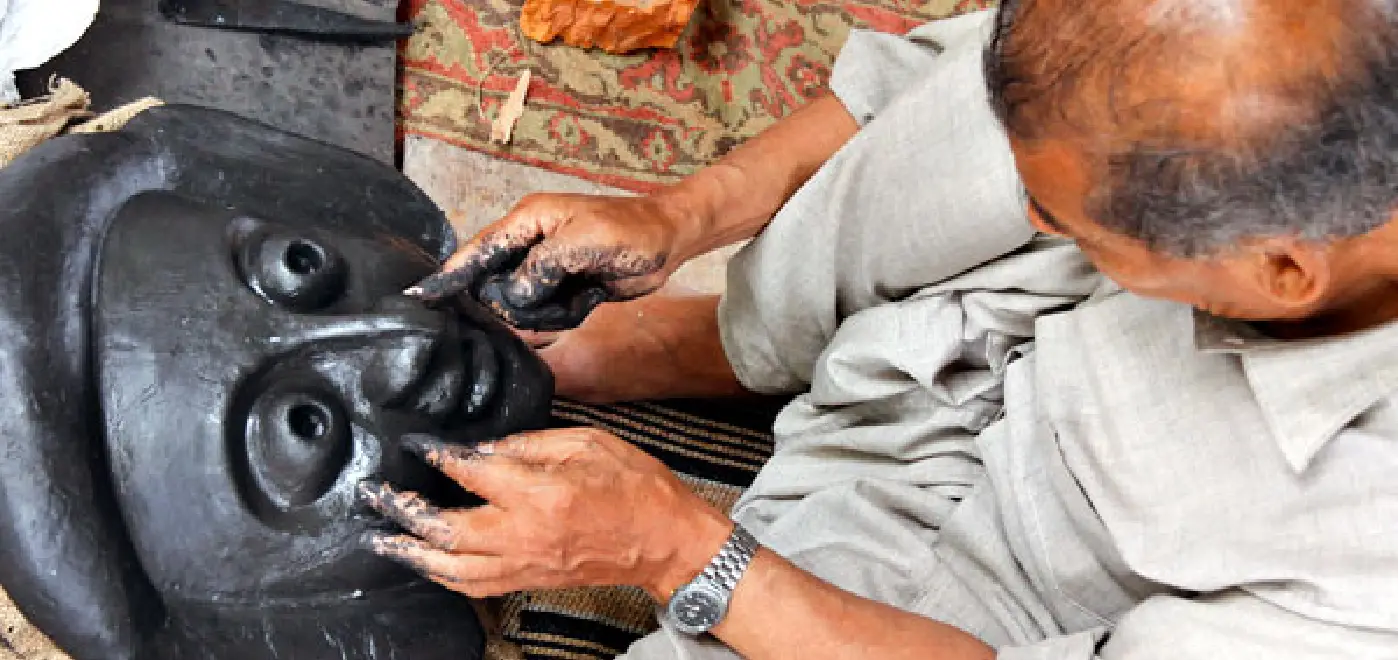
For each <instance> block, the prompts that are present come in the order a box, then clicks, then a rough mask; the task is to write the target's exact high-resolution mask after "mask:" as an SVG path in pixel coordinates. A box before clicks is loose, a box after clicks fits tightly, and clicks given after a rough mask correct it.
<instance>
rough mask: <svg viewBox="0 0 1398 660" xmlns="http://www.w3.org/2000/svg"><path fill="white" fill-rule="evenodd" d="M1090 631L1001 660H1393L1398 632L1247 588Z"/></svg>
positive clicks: (1139, 610) (1139, 613)
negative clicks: (1341, 619)
mask: <svg viewBox="0 0 1398 660" xmlns="http://www.w3.org/2000/svg"><path fill="white" fill-rule="evenodd" d="M1102 639H1103V637H1102V632H1101V631H1088V632H1083V633H1078V634H1074V635H1065V636H1062V637H1055V638H1050V639H1047V640H1044V641H1043V642H1040V643H1038V644H1032V645H1026V646H1017V647H1013V648H1001V649H1000V651H999V654H998V656H997V657H998V658H999V659H1000V660H1089V659H1091V660H1167V659H1168V660H1206V659H1207V660H1217V659H1218V658H1228V660H1329V659H1331V658H1348V659H1350V660H1355V659H1359V658H1374V659H1378V658H1391V657H1393V650H1394V649H1398V632H1393V631H1381V630H1372V629H1360V628H1355V627H1352V626H1345V625H1340V624H1335V623H1330V622H1327V621H1320V620H1318V619H1314V618H1311V617H1307V616H1302V615H1300V614H1297V613H1296V612H1293V611H1291V610H1288V609H1285V608H1283V607H1279V606H1277V605H1275V604H1273V603H1271V602H1269V601H1267V600H1264V599H1262V598H1259V597H1257V596H1255V595H1253V594H1251V593H1248V592H1247V591H1244V590H1242V589H1229V590H1225V591H1222V592H1219V593H1216V594H1210V595H1207V596H1202V597H1199V598H1183V597H1180V596H1171V595H1159V596H1154V597H1152V598H1150V599H1148V600H1146V601H1145V602H1143V603H1141V604H1140V605H1138V606H1136V607H1135V608H1134V609H1132V610H1131V611H1130V612H1127V613H1126V616H1124V617H1122V619H1121V621H1120V622H1119V623H1118V624H1117V625H1116V627H1115V628H1114V629H1113V630H1112V631H1111V634H1110V636H1108V637H1106V638H1105V640H1104V641H1099V640H1102Z"/></svg>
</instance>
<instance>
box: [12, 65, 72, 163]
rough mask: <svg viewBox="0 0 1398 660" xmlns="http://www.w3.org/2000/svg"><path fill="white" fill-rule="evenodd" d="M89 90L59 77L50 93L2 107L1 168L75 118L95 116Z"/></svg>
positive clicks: (57, 131)
mask: <svg viewBox="0 0 1398 660" xmlns="http://www.w3.org/2000/svg"><path fill="white" fill-rule="evenodd" d="M91 102H92V100H91V98H89V97H88V95H87V92H85V91H83V88H81V87H78V86H77V85H76V84H74V83H73V81H71V80H67V79H63V78H59V79H57V80H55V81H53V82H52V83H51V84H50V85H49V95H48V96H42V97H39V98H37V99H33V100H30V101H25V102H23V103H20V104H19V105H17V106H13V107H10V108H3V109H0V167H4V166H6V165H9V164H10V162H11V161H13V160H14V159H16V158H18V157H19V155H20V154H22V153H24V152H26V151H29V150H30V149H33V148H34V145H37V144H39V143H40V142H43V141H44V140H47V139H49V138H51V137H53V136H55V135H58V134H59V133H61V132H63V129H64V128H67V127H68V124H69V123H70V122H72V121H74V120H78V119H87V118H89V117H91V116H92V113H91V112H89V111H88V109H87V107H88V104H90V103H91Z"/></svg>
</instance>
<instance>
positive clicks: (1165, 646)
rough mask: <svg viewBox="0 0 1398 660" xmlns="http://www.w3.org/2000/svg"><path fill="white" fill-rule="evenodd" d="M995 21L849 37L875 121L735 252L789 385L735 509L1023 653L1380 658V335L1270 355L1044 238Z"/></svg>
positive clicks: (1392, 484) (1396, 544) (751, 310)
mask: <svg viewBox="0 0 1398 660" xmlns="http://www.w3.org/2000/svg"><path fill="white" fill-rule="evenodd" d="M987 18H988V13H981V14H977V15H972V16H968V17H965V18H961V19H956V20H952V21H946V22H941V23H937V24H933V25H930V26H927V27H925V28H922V29H920V30H919V31H918V32H916V33H914V34H913V35H911V38H910V39H897V38H893V37H888V36H884V35H870V34H862V35H857V36H856V37H855V38H854V39H853V40H852V41H851V44H850V46H848V47H847V49H846V51H845V53H844V54H843V55H842V56H841V60H840V63H839V64H838V65H837V69H836V74H835V88H836V91H837V93H838V94H839V95H840V97H841V99H842V100H844V101H845V103H846V105H847V107H849V108H850V109H851V111H852V112H854V113H855V114H856V116H857V117H859V118H860V119H861V120H862V121H865V122H867V124H866V126H865V128H864V130H863V131H861V133H860V134H859V136H857V137H856V138H855V140H853V141H852V142H851V143H850V145H849V146H847V147H846V149H845V150H843V151H842V152H841V153H840V154H839V155H837V156H836V158H835V159H834V160H832V161H831V163H830V164H828V165H827V167H826V168H825V169H824V170H822V172H821V173H819V174H818V175H817V176H816V177H815V178H814V179H813V180H812V181H811V183H810V184H808V185H807V187H806V188H804V189H803V190H802V191H800V192H799V193H798V194H797V196H796V197H795V198H793V200H792V202H791V203H790V204H788V206H787V208H786V209H785V210H784V211H783V213H782V214H781V215H780V216H778V218H777V219H776V220H775V221H774V223H773V225H772V226H771V227H770V228H769V229H768V230H767V232H766V233H765V234H764V235H763V236H762V237H760V238H759V239H758V240H757V241H755V242H754V243H753V244H752V245H751V246H749V247H748V248H747V249H746V250H745V251H744V252H743V253H742V254H741V255H740V256H739V257H738V258H737V259H736V260H735V262H734V264H733V266H732V268H731V270H730V281H729V293H728V294H727V295H726V297H725V300H724V303H723V307H722V310H721V320H722V325H723V331H724V341H725V347H726V349H727V351H728V355H729V358H730V361H731V362H732V363H733V365H734V367H735V369H736V370H737V373H738V374H739V377H740V378H741V379H742V380H743V382H744V383H746V384H747V385H749V386H750V387H753V388H754V389H758V390H763V391H785V392H799V393H800V395H799V396H798V397H797V398H796V400H795V401H794V402H793V403H792V404H791V406H789V407H788V408H787V410H785V411H784V412H783V414H782V416H781V417H780V418H779V419H778V421H777V425H776V434H777V437H778V449H777V453H776V456H775V457H774V458H773V459H772V461H771V462H770V464H769V465H768V466H767V467H766V469H764V470H763V472H762V473H761V474H760V475H759V477H758V479H757V482H756V483H755V484H754V485H753V487H752V489H751V490H750V491H749V492H748V493H747V495H746V496H745V497H744V498H743V500H742V501H741V502H740V503H739V505H738V507H737V509H736V511H735V517H736V518H737V519H738V520H740V521H741V522H743V523H744V524H745V525H747V526H749V527H750V528H752V529H753V530H754V531H755V532H756V533H757V535H758V537H759V538H760V539H761V540H763V541H764V542H765V543H767V544H768V545H769V546H771V547H772V548H774V549H775V550H776V551H778V552H780V553H782V554H783V555H785V556H787V557H789V558H790V559H792V560H793V561H794V562H795V563H797V564H798V565H800V566H803V567H804V568H806V569H807V570H810V571H812V572H813V573H815V574H816V575H819V576H821V577H822V578H824V579H826V580H829V581H831V582H832V583H834V584H836V585H839V586H841V587H843V588H845V589H848V590H850V591H853V592H855V593H859V594H861V595H865V596H868V597H870V598H874V599H876V600H880V601H882V602H886V603H890V604H892V605H895V606H897V607H900V608H903V609H906V610H910V611H913V612H917V613H920V614H923V615H925V616H928V617H931V618H935V619H938V620H941V621H944V622H947V623H950V624H952V625H956V626H958V627H960V628H962V629H965V630H967V631H969V632H971V633H973V634H975V635H977V636H978V637H980V638H981V639H983V640H985V641H986V642H987V643H989V644H991V645H992V646H994V647H995V648H997V649H998V650H999V652H1000V654H1001V656H1002V657H1004V658H1007V659H1011V660H1014V659H1020V658H1045V659H1048V658H1053V659H1062V660H1069V659H1073V660H1078V659H1085V658H1089V657H1100V658H1107V659H1127V658H1130V659H1139V658H1170V659H1172V660H1179V659H1188V658H1210V659H1218V658H1228V659H1232V658H1266V659H1268V660H1272V659H1277V658H1297V659H1300V658H1317V659H1318V658H1348V659H1353V658H1398V324H1390V325H1388V326H1384V327H1380V328H1376V329H1374V330H1371V331H1368V332H1364V333H1359V334H1355V335H1352V336H1346V337H1336V338H1331V339H1326V340H1317V341H1310V342H1280V341H1272V340H1268V339H1266V338H1263V337H1260V336H1257V335H1256V333H1252V332H1250V331H1248V330H1247V328H1246V327H1245V326H1239V325H1235V324H1231V323H1228V322H1224V321H1219V320H1216V319H1211V318H1208V317H1203V316H1199V315H1197V314H1196V313H1194V312H1193V311H1192V310H1190V309H1189V308H1187V307H1183V306H1180V305H1177V304H1174V303H1168V302H1159V301H1151V300H1146V299H1142V298H1139V297H1137V296H1134V295H1132V294H1129V293H1125V292H1122V291H1120V290H1119V289H1117V288H1116V287H1115V286H1114V285H1112V284H1111V283H1110V282H1107V281H1105V280H1104V279H1103V278H1102V277H1101V276H1100V275H1099V274H1097V273H1096V272H1095V271H1094V270H1093V269H1092V268H1091V266H1090V264H1088V263H1087V262H1086V261H1085V259H1084V258H1083V256H1082V254H1081V253H1080V252H1079V251H1078V250H1077V249H1076V248H1075V247H1074V246H1073V245H1071V244H1069V243H1066V242H1064V241H1061V240H1054V239H1049V238H1046V237H1036V236H1034V234H1033V232H1032V230H1031V229H1030V227H1029V225H1028V223H1027V222H1026V221H1025V217H1024V209H1023V205H1022V201H1021V197H1020V195H1019V191H1018V190H1017V185H1018V184H1017V179H1016V177H1015V174H1014V169H1013V163H1012V161H1011V160H1010V157H1009V152H1008V148H1007V146H1006V144H1005V142H1004V138H1003V135H1001V134H1000V133H999V132H998V127H997V125H996V124H995V123H994V119H993V117H992V116H991V115H990V113H989V109H988V108H987V107H986V105H985V102H984V98H985V91H984V81H983V78H982V76H981V73H980V49H981V46H982V44H983V43H984V39H985V36H986V35H987V34H988V21H987ZM934 44H935V45H934ZM891 90H899V91H898V93H894V92H893V91H891ZM773 606H778V607H779V606H780V604H773ZM626 657H630V658H645V659H649V658H693V659H699V658H725V657H732V654H731V652H729V651H727V650H726V649H724V648H723V647H722V646H721V645H720V644H718V643H717V642H714V641H713V640H702V639H701V640H693V639H689V638H686V637H684V636H682V635H679V634H677V633H674V632H672V631H669V630H662V631H661V632H659V633H657V634H656V635H654V636H652V637H650V638H647V639H645V640H642V641H641V642H640V643H638V644H637V645H636V646H635V647H634V648H633V649H632V651H631V652H630V653H629V654H628V655H627V656H626ZM929 657H931V656H929Z"/></svg>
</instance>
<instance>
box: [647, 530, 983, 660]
mask: <svg viewBox="0 0 1398 660" xmlns="http://www.w3.org/2000/svg"><path fill="white" fill-rule="evenodd" d="M719 533H721V532H712V533H710V534H707V536H711V537H714V536H715V535H716V534H719ZM701 545H704V549H705V550H707V549H708V546H709V545H713V543H708V544H701ZM701 554H702V553H701ZM676 587H678V584H666V585H662V586H658V587H654V588H652V593H653V595H655V596H656V597H658V598H666V597H668V595H669V593H670V591H671V590H673V589H674V588H676ZM657 592H658V593H657ZM713 633H714V635H715V636H717V637H718V638H719V639H720V640H722V641H723V643H725V644H727V645H728V646H729V647H731V648H732V649H733V650H735V651H737V652H738V653H739V654H741V655H742V656H743V657H744V658H748V660H777V659H784V658H802V659H803V660H835V659H840V660H844V659H846V658H860V659H862V658H881V659H883V660H900V659H903V658H906V659H907V660H990V659H992V658H994V657H995V651H994V650H993V649H991V648H990V647H989V646H986V645H985V643H983V642H981V641H980V640H978V639H976V638H975V637H973V636H971V635H970V634H968V633H966V632H964V631H962V630H959V629H957V628H955V627H952V626H949V625H946V624H944V623H940V622H937V621H933V620H932V619H928V618H925V617H921V616H917V615H915V614H910V613H908V612H905V611H903V610H900V609H897V608H894V607H890V606H888V605H884V604H882V603H877V602H874V601H872V600H868V599H866V598H861V597H859V596H856V595H854V594H851V593H849V592H847V591H844V590H841V589H839V588H838V587H835V586H833V585H831V584H829V583H827V582H825V581H823V580H821V579H819V578H817V577H815V576H813V575H811V574H810V573H807V572H805V571H803V570H801V569H800V568H797V567H796V566H795V565H794V564H792V563H791V562H788V561H787V560H786V559H783V558H782V557H780V556H779V555H777V554H776V553H774V552H772V551H771V550H767V549H763V550H761V551H759V552H758V554H757V557H756V558H754V559H753V562H752V565H751V566H749V567H748V571H747V573H746V574H745V575H744V576H743V579H742V580H741V581H740V582H739V583H738V588H737V590H736V591H734V592H733V600H732V602H731V604H730V606H729V610H728V614H727V616H726V617H725V618H724V620H723V623H722V624H720V625H719V626H718V627H717V628H715V629H714V630H713Z"/></svg>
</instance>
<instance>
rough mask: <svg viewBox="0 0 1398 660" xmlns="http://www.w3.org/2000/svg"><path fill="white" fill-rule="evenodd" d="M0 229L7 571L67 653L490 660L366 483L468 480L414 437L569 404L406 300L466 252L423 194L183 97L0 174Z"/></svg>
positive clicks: (487, 340) (514, 356) (460, 320)
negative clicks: (357, 543)
mask: <svg viewBox="0 0 1398 660" xmlns="http://www.w3.org/2000/svg"><path fill="white" fill-rule="evenodd" d="M0 236H3V237H4V239H3V241H0V281H3V282H4V283H5V284H4V286H3V287H0V583H2V584H3V585H4V587H5V589H6V590H7V591H8V592H9V594H10V595H11V597H12V598H13V599H14V601H15V602H16V604H18V605H19V607H20V609H21V610H22V611H23V612H24V613H25V615H26V616H27V617H28V618H29V619H30V620H31V621H32V622H33V623H34V624H35V625H37V626H38V627H39V628H40V629H41V630H43V631H44V632H46V633H48V634H49V635H50V636H51V637H52V638H53V639H54V641H55V642H56V643H57V644H58V645H59V646H60V647H62V648H63V649H64V650H66V651H67V652H69V653H70V654H71V655H72V656H73V657H74V658H75V660H119V659H122V658H152V659H156V660H166V659H169V660H174V659H176V658H180V659H183V658H215V659H228V660H234V659H237V660H264V659H266V660H271V659H274V658H287V659H295V660H320V659H326V660H329V659H332V658H333V659H337V660H338V659H369V658H405V659H412V660H438V659H440V660H447V659H448V658H450V659H452V660H457V659H462V658H464V659H468V660H469V659H470V658H476V657H479V654H480V652H481V639H482V638H481V633H480V627H479V624H478V623H477V622H476V620H475V618H474V615H473V612H472V608H471V606H470V603H469V602H468V601H466V600H465V599H463V598H460V597H458V596H456V595H454V594H451V593H449V592H446V591H444V590H441V589H439V588H437V587H435V586H433V585H430V584H426V583H424V582H422V581H420V580H419V579H418V578H416V577H415V576H414V575H412V574H410V573H409V572H407V571H404V570H402V569H399V568H398V567H396V566H394V565H392V564H391V563H389V562H386V561H383V560H379V559H377V558H375V557H373V556H371V555H369V554H368V553H367V552H365V551H362V550H358V549H356V548H354V546H353V543H352V539H354V538H355V537H356V536H357V535H358V534H359V532H361V531H363V530H364V529H367V528H369V527H374V526H378V525H382V524H383V523H382V522H379V521H375V520H371V519H369V518H368V517H367V516H365V515H363V514H362V512H361V511H360V510H359V509H358V508H357V507H356V505H355V504H354V502H353V499H352V498H353V496H352V493H353V491H354V486H355V482H356V481H357V480H358V479H359V478H361V477H373V478H391V479H394V480H395V481H398V482H405V483H407V484H412V485H416V486H418V487H421V488H423V489H424V490H426V491H428V492H429V493H435V494H437V495H438V496H439V497H441V496H442V495H444V494H445V493H448V492H451V489H449V488H447V487H446V485H445V484H443V483H442V482H441V481H440V477H435V476H434V475H433V473H432V472H431V471H430V470H427V469H426V467H425V466H423V465H421V464H420V463H417V462H415V460H414V459H411V458H409V457H408V456H407V455H406V454H404V453H403V452H402V451H401V450H400V449H399V448H398V447H397V444H396V438H397V437H398V434H400V433H403V432H407V431H418V430H426V431H429V432H433V433H435V434H437V435H440V436H444V437H448V438H451V439H455V440H458V441H466V442H469V441H473V440H479V439H483V438H486V437H492V436H494V435H498V434H500V433H503V432H505V431H512V430H517V429H521V428H530V427H537V426H541V425H543V424H544V423H546V421H547V417H548V403H549V397H550V394H551V390H552V382H551V378H550V377H549V376H548V374H547V371H546V370H545V369H544V367H543V366H542V364H541V363H540V362H539V361H538V359H537V358H536V357H535V356H534V355H533V354H532V353H531V352H529V351H528V350H527V349H526V348H524V347H523V346H522V344H520V343H519V342H518V340H517V339H515V338H514V336H513V335H512V334H511V333H509V332H508V330H506V329H505V328H504V327H503V326H502V325H501V324H499V323H498V322H497V321H495V320H494V319H493V318H492V317H491V316H490V315H489V314H488V313H486V312H484V311H483V310H481V309H479V308H474V307H473V308H466V309H449V310H447V309H440V310H433V309H428V308H426V307H424V306H423V305H422V304H421V303H418V302H416V301H413V300H409V299H407V298H404V297H402V296H401V295H399V293H398V292H399V291H400V290H401V289H402V287H404V286H406V285H408V284H411V283H412V282H413V281H414V280H415V279H416V278H420V277H422V276H423V275H425V274H427V273H429V272H431V271H432V270H433V269H435V268H436V267H437V264H439V263H440V261H441V259H443V258H444V257H445V256H447V255H448V254H450V252H451V250H452V247H453V246H452V241H451V238H450V237H451V231H450V228H449V226H448V224H447V221H446V219H445V218H444V217H443V215H442V214H441V212H440V211H439V210H438V209H436V208H435V207H434V206H433V205H432V204H431V202H430V201H429V200H428V199H427V198H426V196H425V195H423V194H422V193H421V191H419V190H418V189H417V188H416V187H414V186H413V185H412V184H411V183H409V182H408V181H407V180H406V179H404V178H403V177H401V176H400V175H399V174H397V173H396V172H394V171H392V170H391V169H390V168H388V167H386V166H384V165H381V164H379V163H376V162H374V161H372V160H369V159H366V158H363V157H361V156H357V155H355V154H352V153H349V152H347V151H344V150H341V149H337V148H333V147H330V146H327V145H324V144H320V143H316V142H311V141H308V140H304V139H301V138H297V137H295V136H292V135H289V134H286V133H282V132H279V131H275V130H272V129H270V128H268V127H266V126H263V125H260V124H256V123H253V122H249V121H245V120H242V119H238V118H236V117H234V116H232V115H229V114H225V113H220V112H216V111H211V110H205V109H199V108H193V107H180V106H171V107H166V108H158V109H155V110H152V111H149V112H147V113H144V114H143V115H141V116H140V117H138V118H137V119H136V120H135V121H133V122H132V123H131V124H130V125H129V126H128V127H127V128H126V129H125V130H123V131H120V132H118V133H112V134H99V135H84V136H70V137H64V138H59V139H56V140H53V141H50V142H48V143H46V144H44V145H41V146H40V147H38V148H36V149H34V150H33V151H31V152H29V153H28V154H26V155H25V156H23V157H22V158H20V159H19V160H17V161H16V162H14V163H13V164H12V165H10V166H9V167H7V168H5V169H4V170H0ZM492 364H493V365H494V366H496V367H498V369H494V370H493V369H492V368H491V365H492ZM472 384H485V388H484V389H485V390H486V392H485V395H484V396H483V397H481V398H480V401H477V402H476V403H475V404H470V403H468V401H469V397H470V392H471V391H472V388H470V387H467V385H472ZM442 400H446V401H448V402H449V403H450V405H441V404H440V401H442Z"/></svg>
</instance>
